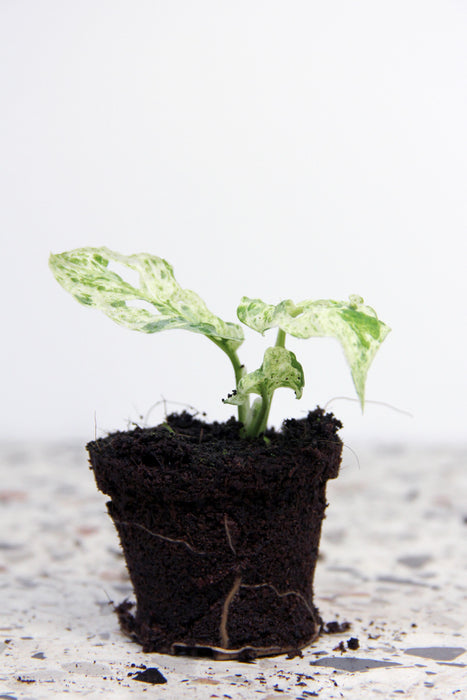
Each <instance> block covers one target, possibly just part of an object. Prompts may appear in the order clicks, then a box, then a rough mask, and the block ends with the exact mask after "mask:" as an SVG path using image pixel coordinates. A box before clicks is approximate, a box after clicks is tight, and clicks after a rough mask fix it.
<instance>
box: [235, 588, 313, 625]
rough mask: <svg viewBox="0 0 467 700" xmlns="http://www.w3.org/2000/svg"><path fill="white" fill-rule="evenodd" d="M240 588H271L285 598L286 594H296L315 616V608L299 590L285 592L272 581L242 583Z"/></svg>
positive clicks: (279, 596)
mask: <svg viewBox="0 0 467 700" xmlns="http://www.w3.org/2000/svg"><path fill="white" fill-rule="evenodd" d="M240 588H270V589H271V591H274V593H275V594H276V595H277V597H278V598H285V597H286V596H289V595H294V596H296V597H297V598H299V599H300V600H301V601H302V603H303V605H304V606H305V607H306V609H307V610H308V612H309V613H310V615H311V616H312V617H313V618H314V617H315V612H314V610H313V608H312V607H311V605H310V604H309V603H308V601H307V599H306V598H305V596H303V595H302V594H301V593H299V591H285V592H284V593H281V592H280V591H278V590H277V588H276V587H275V586H273V585H272V583H258V584H256V585H253V584H247V583H242V584H241V586H240Z"/></svg>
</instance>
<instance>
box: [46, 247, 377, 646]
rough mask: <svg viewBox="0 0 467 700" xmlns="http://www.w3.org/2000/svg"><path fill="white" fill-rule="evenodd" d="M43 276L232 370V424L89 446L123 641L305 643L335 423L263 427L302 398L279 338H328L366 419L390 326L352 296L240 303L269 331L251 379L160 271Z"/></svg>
mask: <svg viewBox="0 0 467 700" xmlns="http://www.w3.org/2000/svg"><path fill="white" fill-rule="evenodd" d="M114 264H117V265H119V266H124V267H125V268H129V269H130V270H132V271H134V272H136V273H138V276H139V284H138V285H137V286H133V285H132V284H130V283H128V282H127V281H125V279H123V278H122V277H121V276H120V275H119V274H117V272H116V271H113V270H112V266H114ZM50 267H51V270H52V272H53V274H54V275H55V277H56V279H57V281H58V282H59V283H60V284H61V285H62V286H63V287H64V288H65V289H66V290H67V291H68V292H70V293H71V294H72V295H73V296H74V297H75V298H76V299H77V300H78V301H79V302H81V303H82V304H85V305H87V306H91V307H95V308H98V309H100V310H101V311H103V312H104V313H105V314H107V316H109V317H110V318H111V319H113V320H114V321H115V322H117V323H119V324H121V325H123V326H126V327H127V328H130V329H132V330H138V331H142V332H144V333H156V332H158V331H162V330H169V329H184V330H189V331H193V332H195V333H201V334H203V335H205V336H206V338H207V339H208V340H210V341H212V342H213V343H214V344H215V345H217V346H218V347H219V348H220V349H221V350H222V351H223V352H224V353H225V354H226V355H227V357H228V358H229V360H230V361H231V363H232V366H233V371H234V376H235V387H234V388H233V390H232V391H231V392H230V393H228V394H227V395H226V394H225V392H223V393H224V399H223V400H224V402H225V403H227V404H233V405H235V406H236V407H237V409H238V419H235V418H233V417H232V418H230V419H229V420H227V421H226V422H225V423H218V422H214V423H207V422H204V421H201V420H199V419H197V418H196V417H194V416H192V415H190V414H188V413H187V412H183V413H181V414H172V415H169V416H168V417H167V418H166V420H165V422H163V423H162V424H161V425H159V426H157V427H154V428H140V427H136V428H134V429H132V430H129V431H125V432H116V433H113V434H111V435H109V436H107V437H105V438H100V439H95V440H94V441H92V442H90V443H89V444H88V445H87V450H88V453H89V457H90V464H91V468H92V469H93V471H94V475H95V479H96V482H97V486H98V488H99V489H100V490H101V491H102V492H104V493H105V494H107V495H108V496H109V497H110V501H109V502H108V504H107V507H108V510H109V513H110V516H111V517H112V519H113V521H114V523H115V526H116V528H117V531H118V534H119V537H120V541H121V544H122V547H123V551H124V555H125V558H126V563H127V567H128V571H129V574H130V577H131V581H132V584H133V587H134V591H135V595H136V610H135V612H134V614H133V612H132V607H133V606H132V605H131V604H130V603H128V602H126V601H125V602H124V603H122V604H121V605H120V606H119V608H118V612H119V616H120V622H121V625H122V627H123V628H124V630H125V631H126V632H128V633H129V634H130V635H131V636H132V637H133V638H134V639H135V640H137V641H138V642H140V643H141V644H142V645H143V648H144V649H145V650H146V651H158V652H165V653H172V654H183V653H186V654H190V653H191V654H197V655H206V656H211V657H213V658H254V657H255V656H261V655H273V654H279V653H283V652H287V651H290V650H296V649H299V648H301V647H303V646H305V645H307V644H309V643H310V642H311V641H313V640H314V639H315V638H316V637H317V635H318V634H319V630H320V624H321V620H320V617H319V614H318V611H317V609H316V608H315V606H314V604H313V575H314V570H315V565H316V560H317V556H318V547H319V538H320V532H321V523H322V520H323V517H324V511H325V508H326V495H325V491H326V481H327V480H328V479H333V478H335V477H336V476H337V474H338V471H339V466H340V459H341V451H342V442H341V440H340V438H339V437H338V435H337V431H338V430H339V428H341V427H342V425H341V423H340V422H339V421H338V420H337V419H336V418H335V417H334V416H333V415H332V414H325V413H324V411H323V410H321V409H320V408H316V409H315V410H314V411H312V412H310V413H308V415H307V417H306V418H302V419H299V420H298V419H290V420H286V421H284V423H283V426H282V428H281V430H280V431H277V430H275V429H273V428H268V426H267V421H268V414H269V410H270V407H271V400H272V397H273V394H274V392H275V390H276V389H278V388H279V387H288V388H290V389H292V390H293V391H294V392H295V395H296V397H297V398H300V397H301V395H302V391H303V386H304V373H303V368H302V366H301V364H300V362H299V361H298V360H297V358H296V356H295V354H294V353H293V352H291V351H290V350H288V349H287V347H286V338H287V334H289V335H292V336H294V337H296V338H311V337H313V336H332V337H334V338H336V339H337V340H338V341H339V342H340V343H341V345H342V348H343V350H344V353H345V356H346V358H347V361H348V363H349V365H350V370H351V373H352V378H353V381H354V384H355V387H356V391H357V394H358V396H359V399H360V402H361V405H362V408H363V403H364V391H365V380H366V375H367V372H368V368H369V366H370V364H371V362H372V360H373V358H374V356H375V353H376V351H377V350H378V348H379V346H380V344H381V343H382V341H383V340H384V338H385V337H386V335H387V334H388V332H389V328H388V326H386V325H385V324H384V323H382V322H381V321H380V320H379V319H378V317H377V315H376V313H375V312H374V310H373V309H372V308H370V307H368V306H365V305H364V303H363V299H361V297H357V296H351V297H350V299H349V301H348V302H337V301H330V300H318V301H303V302H300V303H298V304H295V303H293V302H292V301H290V300H287V301H282V302H280V303H279V304H277V305H271V304H266V303H265V302H263V301H261V300H260V299H250V298H247V297H243V298H242V300H241V302H240V305H239V307H238V309H237V316H238V319H239V321H240V322H241V323H242V324H243V325H245V326H248V327H249V328H251V329H253V330H254V331H257V332H259V333H261V334H264V333H265V332H266V331H268V330H270V329H276V330H277V335H276V339H275V344H274V345H272V346H271V347H268V348H267V349H266V351H265V353H264V357H263V360H262V363H261V366H260V367H259V368H258V369H255V370H254V371H252V372H247V370H246V368H245V366H244V365H243V364H242V362H241V361H240V359H239V356H238V349H239V347H240V346H241V344H242V343H243V340H244V334H243V329H242V326H241V325H240V324H238V323H230V322H224V321H223V320H221V319H220V318H219V317H217V316H215V315H214V314H213V313H211V311H209V309H208V308H207V306H206V305H205V303H204V302H203V301H202V300H201V299H200V297H199V296H198V295H197V294H195V293H194V292H192V291H189V290H185V289H182V287H181V286H180V285H179V284H178V282H177V281H176V279H175V277H174V274H173V269H172V267H171V266H170V265H169V263H168V262H166V261H165V260H163V259H161V258H159V257H155V256H153V255H148V254H146V253H141V254H137V255H129V256H126V255H121V254H119V253H116V252H113V251H111V250H108V249H107V248H80V249H77V250H72V251H69V252H65V253H61V254H58V255H51V256H50ZM143 304H144V306H143ZM252 395H254V396H255V398H254V400H253V401H251V399H252Z"/></svg>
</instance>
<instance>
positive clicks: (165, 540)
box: [114, 519, 206, 556]
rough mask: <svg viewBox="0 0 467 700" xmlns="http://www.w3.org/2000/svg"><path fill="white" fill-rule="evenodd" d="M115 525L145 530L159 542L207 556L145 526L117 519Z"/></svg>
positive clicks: (180, 541)
mask: <svg viewBox="0 0 467 700" xmlns="http://www.w3.org/2000/svg"><path fill="white" fill-rule="evenodd" d="M114 523H115V524H116V525H126V526H127V527H137V528H139V529H140V530H144V532H147V533H148V535H151V536H152V537H156V538H157V539H158V540H163V541H164V542H170V543H171V544H182V545H183V546H184V547H186V548H187V549H188V550H189V551H190V552H193V554H199V555H200V556H206V552H201V551H200V550H199V549H195V547H192V546H191V544H188V542H185V540H177V539H173V538H172V537H166V536H165V535H161V534H160V533H158V532H152V530H149V529H148V528H147V527H145V526H144V525H140V523H133V522H129V521H126V520H117V519H114Z"/></svg>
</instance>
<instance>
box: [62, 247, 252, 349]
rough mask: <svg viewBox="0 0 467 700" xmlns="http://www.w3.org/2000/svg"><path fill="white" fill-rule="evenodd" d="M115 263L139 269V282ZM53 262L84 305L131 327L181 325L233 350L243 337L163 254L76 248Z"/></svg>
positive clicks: (155, 328) (147, 328) (145, 328)
mask: <svg viewBox="0 0 467 700" xmlns="http://www.w3.org/2000/svg"><path fill="white" fill-rule="evenodd" d="M111 262H114V263H118V264H120V265H124V266H127V267H128V268H130V269H131V270H134V271H136V272H137V273H138V275H139V286H138V287H134V286H133V285H131V284H129V283H128V282H126V281H125V280H123V279H122V278H121V277H120V276H119V275H118V274H116V273H115V272H113V271H112V270H110V269H109V263H111ZM49 265H50V268H51V270H52V272H53V274H54V275H55V278H56V280H57V281H58V282H59V283H60V284H61V285H62V287H64V289H66V291H67V292H70V294H72V295H73V296H74V297H75V299H77V300H78V301H79V302H80V303H81V304H85V305H87V306H92V307H95V308H97V309H100V310H101V311H103V312H104V313H105V314H107V316H109V317H110V318H111V319H112V320H113V321H115V322H116V323H118V324H120V325H122V326H126V327H127V328H130V329H132V330H137V331H142V332H143V333H157V332H158V331H163V330H169V329H175V328H179V329H184V330H189V331H193V332H195V333H202V334H203V335H206V336H208V337H210V338H212V339H213V340H214V341H216V342H221V343H224V345H225V344H227V345H228V346H229V348H230V349H232V350H235V349H236V348H237V347H238V346H239V345H241V343H242V342H243V330H242V328H241V326H239V325H238V324H236V323H226V322H224V321H222V320H221V319H220V318H218V317H217V316H215V315H214V314H213V313H211V311H209V309H208V308H207V306H206V304H205V303H204V301H203V300H202V299H201V298H200V297H199V296H198V295H197V294H195V292H192V291H190V290H189V289H182V288H181V287H180V285H179V284H178V282H177V281H176V279H175V277H174V274H173V269H172V266H171V265H169V263H168V262H167V261H166V260H163V259H162V258H158V257H156V256H154V255H149V254H148V253H139V254H136V255H121V254H120V253H116V252H114V251H112V250H109V249H108V248H77V249H76V250H71V251H68V252H65V253H60V254H58V255H51V256H50V259H49ZM142 302H143V303H145V307H146V308H143V307H142V306H141V303H142Z"/></svg>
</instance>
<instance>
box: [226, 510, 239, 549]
mask: <svg viewBox="0 0 467 700" xmlns="http://www.w3.org/2000/svg"><path fill="white" fill-rule="evenodd" d="M224 527H225V534H226V535H227V542H228V543H229V547H230V549H231V550H232V552H233V553H234V554H235V556H236V555H237V552H236V551H235V547H234V546H233V543H232V537H231V536H230V528H229V519H228V516H227V513H225V514H224Z"/></svg>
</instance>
